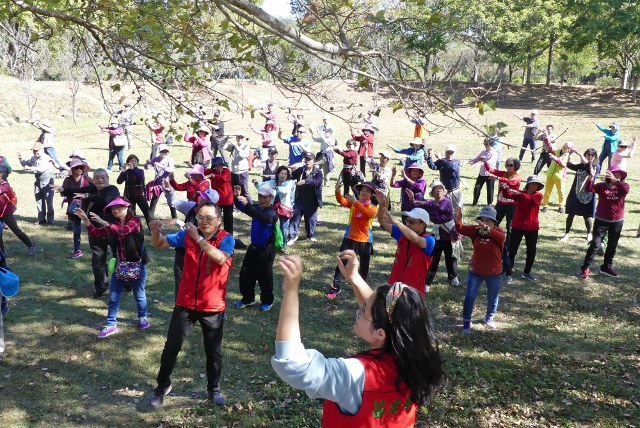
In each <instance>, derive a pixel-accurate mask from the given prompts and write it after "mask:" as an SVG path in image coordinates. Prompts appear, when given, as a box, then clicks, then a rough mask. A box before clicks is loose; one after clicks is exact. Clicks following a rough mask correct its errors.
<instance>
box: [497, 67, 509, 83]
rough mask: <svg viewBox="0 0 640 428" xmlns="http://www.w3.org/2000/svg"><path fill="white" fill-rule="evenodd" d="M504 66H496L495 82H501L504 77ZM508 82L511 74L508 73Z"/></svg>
mask: <svg viewBox="0 0 640 428" xmlns="http://www.w3.org/2000/svg"><path fill="white" fill-rule="evenodd" d="M505 68H506V65H505V64H504V63H502V64H498V70H497V71H496V80H498V81H500V82H501V81H503V80H504V79H505V77H506V75H505V71H504V69H505ZM509 80H511V73H509Z"/></svg>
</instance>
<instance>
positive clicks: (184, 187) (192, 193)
mask: <svg viewBox="0 0 640 428" xmlns="http://www.w3.org/2000/svg"><path fill="white" fill-rule="evenodd" d="M169 181H170V183H171V186H172V187H173V188H174V189H176V190H178V191H181V192H184V191H186V192H187V199H188V200H190V201H193V202H195V203H196V204H197V203H198V201H199V200H200V194H198V192H204V191H205V190H208V189H209V182H208V181H207V180H202V181H200V182H197V181H193V180H189V181H186V182H184V183H177V182H176V181H175V180H174V179H173V178H172V179H171V180H169Z"/></svg>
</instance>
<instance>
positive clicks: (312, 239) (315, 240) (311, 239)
mask: <svg viewBox="0 0 640 428" xmlns="http://www.w3.org/2000/svg"><path fill="white" fill-rule="evenodd" d="M309 241H311V242H318V240H317V239H316V237H315V236H314V237H312V238H309Z"/></svg>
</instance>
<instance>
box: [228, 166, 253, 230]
mask: <svg viewBox="0 0 640 428" xmlns="http://www.w3.org/2000/svg"><path fill="white" fill-rule="evenodd" d="M231 185H232V186H240V189H241V190H240V195H242V196H244V197H245V198H247V200H248V201H249V203H250V204H252V203H253V201H252V200H251V195H250V194H249V172H243V173H241V174H234V173H233V172H232V173H231ZM227 232H228V231H227Z"/></svg>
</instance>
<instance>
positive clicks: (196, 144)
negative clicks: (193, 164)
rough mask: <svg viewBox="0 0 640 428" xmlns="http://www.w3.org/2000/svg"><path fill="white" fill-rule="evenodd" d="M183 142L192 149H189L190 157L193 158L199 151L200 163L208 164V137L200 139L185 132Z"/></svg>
mask: <svg viewBox="0 0 640 428" xmlns="http://www.w3.org/2000/svg"><path fill="white" fill-rule="evenodd" d="M184 141H186V142H188V143H191V144H192V145H193V148H192V149H191V157H193V155H194V154H196V153H198V152H199V151H202V161H203V162H208V161H210V160H211V152H210V151H209V147H210V146H209V138H208V136H207V137H204V138H200V137H198V136H197V135H191V134H189V132H185V134H184Z"/></svg>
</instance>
